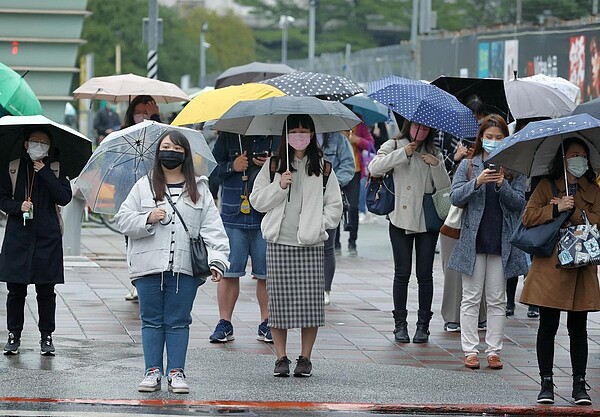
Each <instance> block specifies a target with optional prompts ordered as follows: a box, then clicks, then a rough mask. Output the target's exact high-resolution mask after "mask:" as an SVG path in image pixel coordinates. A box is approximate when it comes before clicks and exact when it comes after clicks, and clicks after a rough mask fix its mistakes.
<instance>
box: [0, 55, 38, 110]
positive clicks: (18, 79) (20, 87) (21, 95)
mask: <svg viewBox="0 0 600 417" xmlns="http://www.w3.org/2000/svg"><path fill="white" fill-rule="evenodd" d="M25 74H27V73H25ZM24 77H25V75H22V76H21V75H19V74H18V73H16V72H15V71H13V70H12V69H10V68H9V67H7V66H6V65H4V64H3V63H1V62H0V117H1V116H3V115H5V114H12V115H13V116H35V115H38V114H42V113H43V111H42V105H41V104H40V101H39V100H38V99H37V97H36V96H35V94H34V92H33V91H32V90H31V87H29V84H27V82H26V81H25V78H24Z"/></svg>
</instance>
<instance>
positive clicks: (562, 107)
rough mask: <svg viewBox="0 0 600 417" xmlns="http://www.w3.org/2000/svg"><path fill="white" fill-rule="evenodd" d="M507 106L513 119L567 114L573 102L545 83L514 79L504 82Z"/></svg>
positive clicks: (570, 111)
mask: <svg viewBox="0 0 600 417" xmlns="http://www.w3.org/2000/svg"><path fill="white" fill-rule="evenodd" d="M504 90H505V91H506V100H507V101H508V107H509V108H510V112H511V113H512V115H513V117H514V118H515V119H530V118H534V117H551V118H555V117H561V116H567V115H569V114H571V113H572V112H573V110H574V109H575V103H574V102H573V101H571V100H569V98H568V97H567V96H565V95H564V94H563V93H561V92H560V91H558V90H555V89H554V88H552V87H548V86H547V85H544V84H540V83H536V82H531V81H523V79H514V80H510V81H507V82H506V83H504Z"/></svg>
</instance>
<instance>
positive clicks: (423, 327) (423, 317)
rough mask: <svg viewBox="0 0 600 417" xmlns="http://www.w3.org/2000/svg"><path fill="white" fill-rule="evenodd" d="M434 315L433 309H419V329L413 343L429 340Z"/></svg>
mask: <svg viewBox="0 0 600 417" xmlns="http://www.w3.org/2000/svg"><path fill="white" fill-rule="evenodd" d="M431 316H433V312H432V311H425V310H419V311H417V331H416V332H415V335H414V337H413V343H427V342H429V322H430V321H431Z"/></svg>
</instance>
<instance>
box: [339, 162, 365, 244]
mask: <svg viewBox="0 0 600 417" xmlns="http://www.w3.org/2000/svg"><path fill="white" fill-rule="evenodd" d="M343 190H344V194H346V198H347V199H348V221H349V223H350V225H351V230H350V231H349V232H348V233H350V236H349V238H348V243H356V239H357V237H358V199H359V197H360V172H357V173H355V174H354V177H352V179H351V180H350V182H349V183H348V184H346V185H345V186H344V188H343ZM337 231H338V233H337V235H336V237H335V243H336V246H338V247H339V246H340V226H339V225H338V228H337Z"/></svg>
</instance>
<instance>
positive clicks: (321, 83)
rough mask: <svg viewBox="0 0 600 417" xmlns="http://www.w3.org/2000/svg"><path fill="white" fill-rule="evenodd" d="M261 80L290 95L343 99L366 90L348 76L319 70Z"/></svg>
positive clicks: (295, 72)
mask: <svg viewBox="0 0 600 417" xmlns="http://www.w3.org/2000/svg"><path fill="white" fill-rule="evenodd" d="M261 82H262V83H264V84H269V85H272V86H273V87H277V88H279V89H280V90H281V91H283V92H284V93H285V94H287V95H288V96H314V97H317V98H320V99H323V100H331V101H342V100H345V99H347V98H348V97H352V96H353V95H355V94H358V93H364V92H365V90H364V89H363V88H362V87H361V86H359V85H358V84H356V83H355V82H354V81H351V80H349V79H348V78H344V77H340V76H338V75H329V74H321V73H318V72H303V71H294V72H290V73H289V74H284V75H280V76H279V77H275V78H271V79H270V80H265V81H261Z"/></svg>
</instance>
